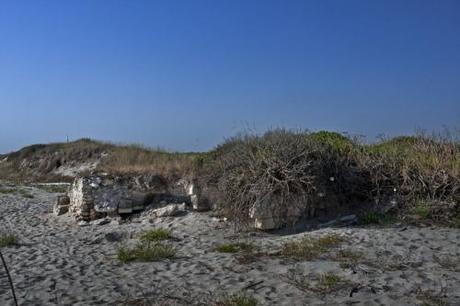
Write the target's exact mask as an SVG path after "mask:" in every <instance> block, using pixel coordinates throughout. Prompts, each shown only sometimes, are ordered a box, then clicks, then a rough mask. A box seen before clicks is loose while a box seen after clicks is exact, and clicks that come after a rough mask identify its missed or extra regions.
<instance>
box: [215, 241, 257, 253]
mask: <svg viewBox="0 0 460 306" xmlns="http://www.w3.org/2000/svg"><path fill="white" fill-rule="evenodd" d="M253 249H254V245H252V244H248V243H244V242H237V243H226V244H221V245H219V246H218V247H216V251H217V252H221V253H238V252H251V251H252V250H253Z"/></svg>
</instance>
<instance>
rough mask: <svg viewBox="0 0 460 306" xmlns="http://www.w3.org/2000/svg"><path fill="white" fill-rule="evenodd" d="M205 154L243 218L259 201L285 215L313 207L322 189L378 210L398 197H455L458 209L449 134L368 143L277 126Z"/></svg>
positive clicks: (407, 202) (222, 197)
mask: <svg viewBox="0 0 460 306" xmlns="http://www.w3.org/2000/svg"><path fill="white" fill-rule="evenodd" d="M206 158H207V160H206V161H205V162H204V163H203V164H204V166H203V169H204V170H203V171H202V173H203V174H204V177H206V179H207V180H206V182H205V184H206V185H207V186H213V187H214V189H212V188H210V189H211V190H213V191H214V192H216V191H217V195H218V196H216V195H214V196H213V198H214V199H217V204H218V207H219V208H220V211H221V212H222V213H223V214H224V215H226V216H228V217H230V218H232V219H233V220H236V221H238V222H240V223H243V224H244V223H247V222H248V221H249V212H250V209H251V207H252V206H253V205H254V204H255V203H261V202H262V203H263V202H264V201H269V202H270V205H271V206H270V207H271V209H272V210H273V213H274V215H276V216H279V217H281V218H286V217H287V216H286V215H285V214H286V212H289V211H290V210H291V211H292V210H294V211H295V212H296V213H297V214H301V213H302V211H306V210H307V209H308V208H309V207H310V206H312V205H315V201H318V198H317V197H316V195H317V194H319V193H323V194H328V196H331V197H332V198H334V199H335V201H337V202H338V204H339V205H340V204H347V203H350V202H357V203H362V204H363V205H366V203H368V205H369V209H371V208H372V209H379V208H381V207H383V206H385V205H388V203H389V202H390V200H391V199H397V200H398V201H397V203H398V204H399V207H398V209H399V211H406V212H407V211H408V210H409V209H410V208H411V207H413V206H414V205H415V203H417V202H418V201H420V200H421V199H422V200H426V201H429V202H430V203H431V205H434V206H436V205H438V204H437V203H441V202H449V203H453V204H452V205H448V207H449V209H451V210H453V212H452V213H451V214H449V216H450V215H455V214H456V213H457V214H458V213H459V212H460V208H459V202H460V145H459V142H458V141H457V140H456V139H454V138H453V137H451V136H450V137H445V136H443V137H441V136H439V135H438V136H426V135H417V136H411V137H397V138H394V139H391V140H384V141H380V142H379V143H377V144H373V145H367V144H360V143H357V142H356V141H353V140H351V139H348V138H346V137H344V136H343V135H340V134H337V133H330V132H318V133H308V132H295V131H294V132H292V131H286V130H274V131H270V132H268V133H266V134H264V135H262V136H257V135H242V136H238V137H235V138H232V139H230V140H228V141H226V142H225V143H224V144H222V145H220V146H219V147H217V148H216V149H215V150H214V151H212V152H210V153H209V154H208V155H207V156H206ZM375 204H377V206H375ZM299 212H300V213H299ZM283 214H284V215H283Z"/></svg>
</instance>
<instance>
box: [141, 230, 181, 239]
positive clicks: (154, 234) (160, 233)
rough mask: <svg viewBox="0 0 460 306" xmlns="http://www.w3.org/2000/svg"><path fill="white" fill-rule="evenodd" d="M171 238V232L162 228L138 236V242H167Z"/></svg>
mask: <svg viewBox="0 0 460 306" xmlns="http://www.w3.org/2000/svg"><path fill="white" fill-rule="evenodd" d="M171 238H173V236H172V233H171V231H170V230H168V229H164V228H155V229H150V230H146V231H143V232H141V233H140V234H139V240H141V241H148V242H156V241H162V240H168V239H171Z"/></svg>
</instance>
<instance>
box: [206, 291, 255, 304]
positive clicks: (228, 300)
mask: <svg viewBox="0 0 460 306" xmlns="http://www.w3.org/2000/svg"><path fill="white" fill-rule="evenodd" d="M215 305H216V306H257V305H259V301H258V300H257V299H256V298H255V297H252V296H249V295H247V294H246V293H241V292H239V293H233V294H230V295H224V296H223V297H221V298H220V299H219V300H218V301H217V302H216V304H215Z"/></svg>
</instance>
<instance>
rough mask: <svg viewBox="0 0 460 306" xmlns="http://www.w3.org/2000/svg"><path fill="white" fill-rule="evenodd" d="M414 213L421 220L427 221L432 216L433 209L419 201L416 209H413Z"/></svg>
mask: <svg viewBox="0 0 460 306" xmlns="http://www.w3.org/2000/svg"><path fill="white" fill-rule="evenodd" d="M412 213H414V214H415V215H416V216H417V217H419V218H420V219H421V220H426V219H429V218H430V216H431V209H430V206H429V205H428V203H426V202H424V201H418V202H417V203H416V205H415V207H414V208H412Z"/></svg>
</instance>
